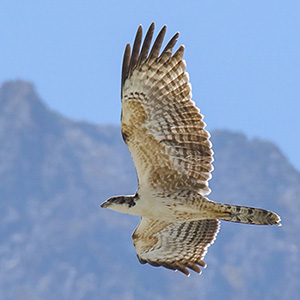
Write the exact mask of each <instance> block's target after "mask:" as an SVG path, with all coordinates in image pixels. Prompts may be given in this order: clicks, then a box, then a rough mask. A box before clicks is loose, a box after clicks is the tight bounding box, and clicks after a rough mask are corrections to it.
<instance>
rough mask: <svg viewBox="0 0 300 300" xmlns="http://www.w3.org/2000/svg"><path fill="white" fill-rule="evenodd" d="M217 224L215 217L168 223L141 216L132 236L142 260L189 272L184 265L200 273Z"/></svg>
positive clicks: (215, 232)
mask: <svg viewBox="0 0 300 300" xmlns="http://www.w3.org/2000/svg"><path fill="white" fill-rule="evenodd" d="M219 227H220V225H219V221H218V220H216V219H212V220H200V221H187V222H174V223H170V222H166V221H161V220H153V219H149V218H145V217H143V218H142V219H141V222H140V224H139V226H138V227H137V229H136V230H135V232H134V233H133V235H132V238H133V243H134V245H135V248H136V252H137V256H138V258H139V261H140V262H141V263H142V264H145V263H149V264H150V265H152V266H162V267H165V268H168V269H172V270H179V271H181V272H183V273H184V274H186V275H189V271H188V269H187V268H189V269H191V270H193V271H195V272H197V273H201V270H200V268H199V266H201V267H204V268H205V267H206V264H205V263H204V261H203V258H204V256H205V255H206V253H207V249H208V247H209V246H210V245H211V244H212V243H213V242H214V240H215V238H216V236H217V234H218V231H219Z"/></svg>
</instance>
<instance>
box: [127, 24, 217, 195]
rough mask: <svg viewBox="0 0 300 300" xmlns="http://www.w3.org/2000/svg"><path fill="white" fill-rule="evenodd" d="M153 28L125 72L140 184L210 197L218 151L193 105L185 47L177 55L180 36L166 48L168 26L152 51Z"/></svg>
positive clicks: (129, 58)
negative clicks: (188, 190)
mask: <svg viewBox="0 0 300 300" xmlns="http://www.w3.org/2000/svg"><path fill="white" fill-rule="evenodd" d="M153 31H154V24H153V23H152V24H151V26H150V28H149V30H148V32H147V34H146V37H145V39H144V43H143V45H142V48H141V50H140V47H141V40H142V27H141V26H140V27H139V29H138V31H137V34H136V38H135V41H134V45H133V49H132V51H131V49H130V45H129V44H128V45H127V46H126V49H125V53H124V60H123V68H122V92H121V94H122V117H121V125H122V135H123V138H124V141H125V143H126V144H127V146H128V148H129V150H130V152H131V155H132V158H133V161H134V164H135V167H136V171H137V175H138V179H139V186H140V187H141V186H148V188H151V187H152V188H153V187H154V188H155V190H159V189H165V188H166V187H167V188H168V190H169V191H170V190H172V188H174V189H178V188H184V187H189V188H191V189H194V190H197V191H198V192H200V193H201V194H202V195H206V194H208V193H209V192H210V189H209V188H208V180H209V179H210V177H211V174H210V172H211V171H212V170H213V167H212V164H211V163H212V161H213V157H212V155H213V152H212V150H211V143H210V141H209V137H210V135H209V133H208V132H207V131H206V130H205V129H204V128H205V126H206V124H205V123H204V122H203V120H202V119H203V116H202V115H201V114H200V112H199V109H198V108H196V107H195V103H194V102H193V101H192V100H191V85H190V83H189V76H188V73H187V72H186V71H185V68H186V65H185V62H184V60H183V52H184V46H181V47H179V49H178V50H177V51H176V52H175V53H174V54H172V50H173V47H174V45H175V44H176V41H177V38H178V35H179V34H178V33H176V34H175V35H174V37H173V38H172V39H171V40H170V42H169V43H168V44H167V45H166V47H165V48H164V50H163V51H162V52H161V53H160V48H161V45H162V42H163V39H164V35H165V32H166V26H164V27H163V28H162V30H161V31H160V33H159V34H158V36H157V38H156V40H155V42H154V44H153V46H152V49H151V51H150V53H149V50H150V44H151V40H152V36H153Z"/></svg>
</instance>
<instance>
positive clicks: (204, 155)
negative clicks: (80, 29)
mask: <svg viewBox="0 0 300 300" xmlns="http://www.w3.org/2000/svg"><path fill="white" fill-rule="evenodd" d="M153 32H154V23H152V24H151V26H150V28H149V30H148V32H147V34H146V37H145V40H144V43H143V45H142V47H141V41H142V27H141V26H140V27H139V29H138V31H137V34H136V38H135V41H134V45H133V49H132V51H131V48H130V45H129V44H128V45H127V46H126V49H125V53H124V60H123V69H122V90H121V96H122V116H121V126H122V135H123V138H124V141H125V143H126V144H127V146H128V148H129V150H130V153H131V156H132V158H133V161H134V164H135V168H136V172H137V177H138V190H137V193H136V194H135V195H134V196H117V197H112V198H110V199H108V200H107V201H106V202H104V203H103V204H102V206H103V207H107V208H110V209H113V210H116V211H119V212H123V213H127V214H133V215H139V216H141V217H142V219H141V222H140V224H139V226H138V228H137V229H136V230H135V232H134V234H133V242H134V244H135V247H136V251H137V255H138V258H139V260H140V262H141V263H146V262H148V263H150V264H151V265H154V266H164V267H167V268H170V269H174V270H180V271H181V272H183V273H185V274H187V275H188V274H189V271H188V270H187V268H190V269H192V270H194V271H196V272H198V273H200V268H199V267H198V265H200V266H202V267H204V266H205V263H204V262H203V260H202V259H203V258H204V256H205V254H206V252H207V248H208V246H209V245H210V244H211V243H212V242H213V241H214V239H215V237H216V235H217V233H218V230H219V221H218V219H221V220H226V221H232V222H240V223H249V224H259V225H260V224H263V225H279V224H280V223H279V221H280V218H279V217H278V216H277V215H276V214H274V213H272V212H270V211H267V210H263V209H258V208H250V207H242V206H235V205H228V204H221V203H215V202H213V201H211V200H209V199H208V198H207V197H205V196H206V195H208V194H209V193H210V189H209V187H208V180H209V179H210V178H211V174H210V173H211V171H212V170H213V166H212V162H213V151H212V150H211V146H212V145H211V142H210V141H209V138H210V135H209V133H208V132H207V131H206V130H205V126H206V124H205V123H204V122H203V116H202V115H201V114H200V111H199V109H198V108H196V106H195V103H194V102H193V101H192V100H191V97H192V95H191V85H190V83H189V77H188V74H187V72H186V71H185V68H186V64H185V61H184V60H183V53H184V47H183V46H180V47H179V49H178V50H177V51H176V52H175V53H174V54H173V47H174V46H175V44H176V41H177V38H178V36H179V34H178V33H176V34H175V35H174V37H173V38H172V39H171V40H170V42H169V43H168V44H167V45H166V47H165V48H164V50H163V51H162V52H161V53H160V49H161V45H162V42H163V39H164V35H165V32H166V26H164V27H163V29H162V30H161V31H160V33H159V34H158V36H157V38H156V40H155V42H154V44H153V46H152V48H151V51H150V45H151V41H152V36H153ZM149 51H150V53H149Z"/></svg>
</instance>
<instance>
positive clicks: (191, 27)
mask: <svg viewBox="0 0 300 300" xmlns="http://www.w3.org/2000/svg"><path fill="white" fill-rule="evenodd" d="M152 21H155V22H156V32H157V31H158V30H159V28H160V27H161V26H163V25H164V24H167V25H168V32H167V38H170V37H171V36H172V35H173V34H174V33H175V32H176V31H180V34H181V35H180V39H179V44H184V45H185V46H186V51H185V59H186V61H187V70H188V72H189V73H190V79H191V83H192V87H193V100H194V101H195V102H196V103H197V106H198V107H200V109H201V112H202V113H203V114H204V115H205V121H206V123H207V124H208V129H209V130H211V129H216V128H222V129H223V128H225V129H231V130H234V131H240V132H244V133H246V134H247V135H248V136H249V137H259V138H263V139H268V140H271V141H274V142H276V143H277V144H278V145H279V146H280V148H281V149H282V150H283V152H284V153H285V154H286V155H287V156H288V158H289V159H290V161H291V162H292V163H293V164H294V165H295V166H296V167H297V168H298V169H300V151H299V148H300V138H299V135H300V84H299V83H300V1H298V0H295V1H275V0H270V1H264V0H251V1H250V0H249V1H237V0H236V1H232V0H226V1H211V0H210V1H209V0H207V1H200V0H199V1H177V0H175V1H174V0H173V1H169V0H165V1H162V0H160V1H157V0H152V1H99V0H98V1H96V0H91V1H83V0H81V1H76V0H72V1H56V0H51V1H50V0H43V1H30V0H27V1H15V0H10V1H1V3H0V43H1V55H0V82H3V81H6V80H11V79H17V78H19V79H24V80H28V81H31V82H33V83H34V84H35V86H36V89H37V91H38V93H39V95H40V96H41V98H42V99H43V100H44V101H45V102H46V104H47V105H48V106H49V107H50V108H52V109H54V110H56V111H58V112H60V113H62V114H63V115H65V116H67V117H70V118H73V119H76V120H86V121H90V122H94V123H99V124H104V123H113V124H119V119H120V109H121V103H120V70H121V60H122V55H123V51H124V47H125V44H126V43H128V42H132V41H133V37H134V35H135V32H136V29H137V27H138V25H139V24H142V25H143V26H144V28H145V29H147V27H148V26H149V24H150V23H151V22H152Z"/></svg>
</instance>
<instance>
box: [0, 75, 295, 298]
mask: <svg viewBox="0 0 300 300" xmlns="http://www.w3.org/2000/svg"><path fill="white" fill-rule="evenodd" d="M212 141H213V144H214V148H213V149H214V151H215V162H214V166H215V171H214V172H213V179H212V180H211V188H212V191H213V192H212V194H211V195H210V198H211V199H212V200H215V201H220V202H225V203H232V204H244V205H249V206H257V207H263V208H267V209H270V210H273V211H275V212H277V213H278V214H279V215H280V216H281V218H282V224H283V226H282V227H264V226H251V225H241V224H232V223H227V222H222V228H221V231H220V233H219V236H218V238H217V240H216V241H215V243H214V245H212V246H211V247H210V249H209V252H208V254H207V256H206V259H205V261H206V263H207V265H208V267H207V269H205V270H204V271H203V273H202V275H200V276H199V275H197V274H192V275H191V277H189V278H186V277H184V276H183V275H181V274H179V273H175V272H172V271H169V270H165V269H162V268H153V267H150V266H147V265H145V266H144V265H140V264H139V262H138V260H137V259H136V257H135V249H134V246H133V245H132V241H131V233H132V231H133V230H134V228H135V226H136V224H137V223H138V218H137V217H133V216H127V215H122V214H118V213H116V212H112V211H109V210H105V209H101V208H100V207H99V204H100V203H101V202H102V201H103V200H105V199H106V198H107V197H109V196H111V195H115V194H122V193H129V194H132V193H134V192H135V189H136V186H137V183H136V177H135V171H134V166H133V163H132V161H131V158H130V155H129V152H128V150H127V148H126V147H125V145H124V143H123V141H122V139H121V135H120V130H119V128H118V127H115V126H108V125H107V126H104V125H101V126H97V125H92V124H88V123H84V122H74V121H72V120H69V119H66V118H64V117H63V116H61V115H59V114H58V113H55V112H53V111H51V110H49V109H48V108H47V107H46V106H45V104H44V103H43V102H42V101H41V100H40V98H39V96H38V95H37V94H36V92H35V90H34V87H33V86H32V85H31V84H30V83H27V82H23V81H12V82H6V83H4V84H3V85H2V86H1V88H0V208H1V209H0V232H1V235H0V270H1V271H0V294H1V297H0V298H1V299H22V300H23V299H296V298H297V296H299V295H300V284H299V278H300V254H299V253H300V237H299V228H300V224H299V223H300V221H299V220H300V219H299V214H300V202H299V199H300V173H299V172H298V171H297V170H295V169H294V168H293V166H292V165H290V163H289V162H288V160H287V159H286V158H285V157H284V155H283V154H282V153H281V151H280V149H278V147H276V145H274V144H272V143H270V142H267V141H262V140H255V139H254V140H249V139H247V137H246V136H245V135H243V134H242V133H233V132H228V131H214V132H212Z"/></svg>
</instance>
